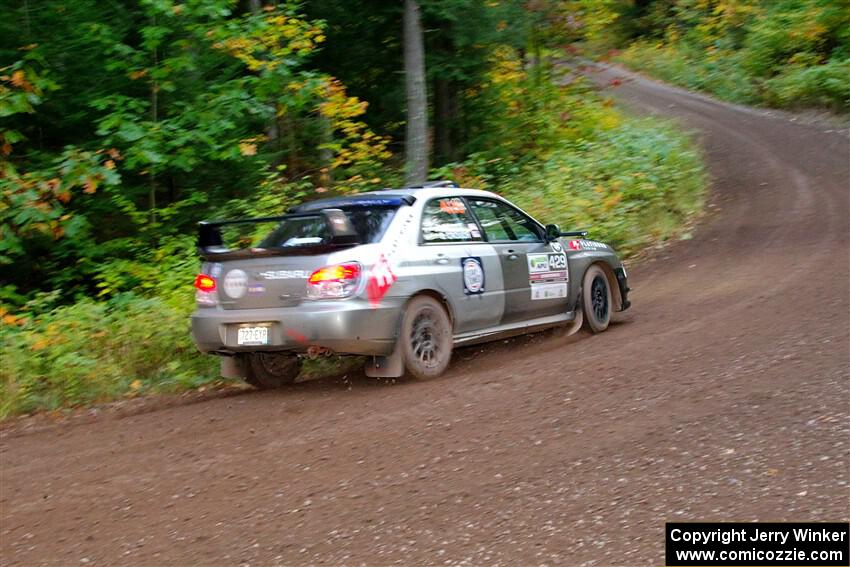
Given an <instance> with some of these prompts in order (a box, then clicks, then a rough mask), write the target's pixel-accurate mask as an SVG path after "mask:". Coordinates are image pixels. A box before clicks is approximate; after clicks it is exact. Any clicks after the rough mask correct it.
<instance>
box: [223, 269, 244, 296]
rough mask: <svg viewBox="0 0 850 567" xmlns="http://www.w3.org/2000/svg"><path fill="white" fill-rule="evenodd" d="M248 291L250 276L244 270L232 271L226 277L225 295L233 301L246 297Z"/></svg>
mask: <svg viewBox="0 0 850 567" xmlns="http://www.w3.org/2000/svg"><path fill="white" fill-rule="evenodd" d="M246 291H248V274H246V273H245V272H243V271H242V270H230V271H229V272H227V275H226V276H224V293H226V294H227V296H228V297H232V298H233V299H239V298H241V297H244V296H245V292H246Z"/></svg>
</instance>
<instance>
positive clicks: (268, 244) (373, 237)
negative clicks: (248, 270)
mask: <svg viewBox="0 0 850 567" xmlns="http://www.w3.org/2000/svg"><path fill="white" fill-rule="evenodd" d="M342 210H343V212H345V214H346V216H348V218H349V220H350V221H351V224H352V225H353V226H354V230H355V231H357V236H358V240H359V242H360V243H361V244H371V243H373V242H378V241H379V240H380V239H381V237H382V236H383V235H384V232H386V230H387V227H389V225H390V222H392V220H393V217H394V216H395V212H396V211H397V210H398V207H368V208H367V207H351V208H343V209H342ZM330 238H331V233H330V230H329V229H328V226H327V223H326V221H325V218H324V216H322V215H321V214H319V213H317V214H316V215H315V216H307V217H293V218H289V219H285V220H283V221H282V222H281V223H280V224H279V225H277V227H276V228H275V229H274V230H273V231H272V233H271V234H269V235H268V236H267V237H265V238H264V239H263V241H262V242H260V244H259V247H260V248H296V247H303V246H317V245H321V244H327V243H328V242H329V241H330Z"/></svg>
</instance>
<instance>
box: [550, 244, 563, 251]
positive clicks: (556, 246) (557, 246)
mask: <svg viewBox="0 0 850 567" xmlns="http://www.w3.org/2000/svg"><path fill="white" fill-rule="evenodd" d="M563 251H564V247H563V246H561V245H560V244H558V243H557V242H553V243H552V252H563Z"/></svg>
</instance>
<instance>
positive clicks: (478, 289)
mask: <svg viewBox="0 0 850 567" xmlns="http://www.w3.org/2000/svg"><path fill="white" fill-rule="evenodd" d="M460 265H461V268H462V271H463V292H464V293H465V294H467V295H472V294H477V293H484V265H483V264H482V263H481V258H479V257H477V256H469V257H467V258H462V259H461V260H460Z"/></svg>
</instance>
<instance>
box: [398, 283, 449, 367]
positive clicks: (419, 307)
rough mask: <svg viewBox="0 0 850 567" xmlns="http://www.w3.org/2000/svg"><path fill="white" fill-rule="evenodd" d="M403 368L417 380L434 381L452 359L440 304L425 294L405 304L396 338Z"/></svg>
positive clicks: (446, 320) (446, 322) (445, 316)
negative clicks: (398, 333)
mask: <svg viewBox="0 0 850 567" xmlns="http://www.w3.org/2000/svg"><path fill="white" fill-rule="evenodd" d="M398 340H399V347H400V349H401V357H402V361H403V362H404V368H405V369H406V370H407V371H408V372H409V373H410V374H411V375H413V376H414V377H416V378H419V379H420V380H427V379H429V378H436V377H437V376H439V375H440V374H442V373H443V372H445V370H446V368H448V366H449V361H450V360H451V358H452V323H451V321H450V320H449V316H448V313H446V310H445V308H444V307H443V305H442V304H441V303H440V302H439V301H437V300H436V299H434V298H433V297H430V296H427V295H420V296H418V297H414V298H413V299H412V300H411V301H410V303H409V304H408V305H407V309H406V310H405V312H404V318H403V319H402V322H401V335H400V336H399V338H398Z"/></svg>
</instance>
